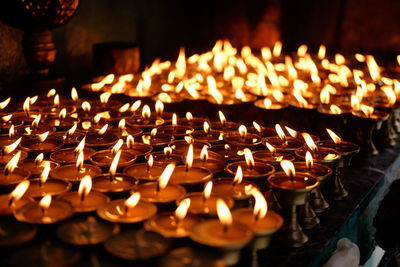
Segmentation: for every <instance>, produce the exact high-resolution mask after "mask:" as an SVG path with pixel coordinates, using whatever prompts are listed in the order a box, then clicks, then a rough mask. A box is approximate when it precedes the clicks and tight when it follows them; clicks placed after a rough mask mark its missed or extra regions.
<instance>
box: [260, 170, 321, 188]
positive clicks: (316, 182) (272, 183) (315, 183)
mask: <svg viewBox="0 0 400 267" xmlns="http://www.w3.org/2000/svg"><path fill="white" fill-rule="evenodd" d="M296 176H302V177H304V178H305V177H307V178H312V179H313V180H314V183H312V184H310V185H309V186H306V187H305V188H289V187H286V186H282V185H279V184H277V183H275V182H274V181H273V180H274V178H275V179H277V178H283V177H284V178H287V179H289V177H288V176H287V175H286V173H284V172H276V173H273V174H271V175H270V176H269V177H268V178H267V181H268V183H269V184H270V185H271V186H272V187H275V188H277V189H281V190H286V191H291V192H309V191H311V190H313V189H314V188H316V187H317V186H318V185H319V183H320V182H319V179H318V178H316V177H315V176H313V175H310V174H308V173H303V172H296V175H295V179H296Z"/></svg>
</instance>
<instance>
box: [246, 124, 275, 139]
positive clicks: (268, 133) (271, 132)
mask: <svg viewBox="0 0 400 267" xmlns="http://www.w3.org/2000/svg"><path fill="white" fill-rule="evenodd" d="M260 127H261V133H260V132H259V131H258V130H257V129H256V128H254V126H251V127H249V128H248V129H247V130H248V132H249V133H253V134H258V135H259V136H260V137H262V138H263V137H272V136H277V134H276V131H275V129H273V128H270V127H264V126H260Z"/></svg>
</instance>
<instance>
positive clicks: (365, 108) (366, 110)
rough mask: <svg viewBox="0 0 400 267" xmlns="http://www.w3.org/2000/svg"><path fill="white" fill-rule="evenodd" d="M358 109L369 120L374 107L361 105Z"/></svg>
mask: <svg viewBox="0 0 400 267" xmlns="http://www.w3.org/2000/svg"><path fill="white" fill-rule="evenodd" d="M360 108H361V110H362V112H364V114H365V116H367V118H370V117H371V115H372V114H373V113H374V107H371V106H367V105H363V104H362V105H361V106H360Z"/></svg>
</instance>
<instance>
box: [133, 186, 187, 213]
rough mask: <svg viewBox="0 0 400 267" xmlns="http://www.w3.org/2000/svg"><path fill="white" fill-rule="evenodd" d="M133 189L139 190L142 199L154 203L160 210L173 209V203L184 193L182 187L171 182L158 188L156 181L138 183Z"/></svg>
mask: <svg viewBox="0 0 400 267" xmlns="http://www.w3.org/2000/svg"><path fill="white" fill-rule="evenodd" d="M135 191H136V192H140V196H141V197H140V198H141V199H142V200H143V201H146V202H150V203H154V204H156V205H157V206H158V207H159V209H160V210H174V209H175V208H176V206H175V203H176V202H177V201H178V200H180V199H181V198H182V197H183V196H184V195H185V194H186V189H185V188H184V187H182V186H180V185H177V184H172V183H169V184H168V185H167V186H166V187H165V188H164V189H159V190H158V185H157V182H150V183H144V184H140V185H139V186H138V187H137V188H136V189H135Z"/></svg>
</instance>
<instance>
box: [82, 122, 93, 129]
mask: <svg viewBox="0 0 400 267" xmlns="http://www.w3.org/2000/svg"><path fill="white" fill-rule="evenodd" d="M90 127H92V123H91V122H90V121H83V122H82V129H83V130H88V129H90Z"/></svg>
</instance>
